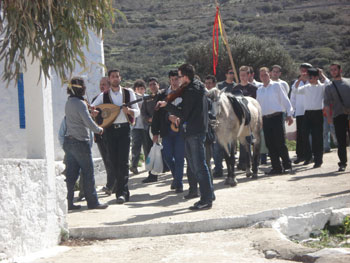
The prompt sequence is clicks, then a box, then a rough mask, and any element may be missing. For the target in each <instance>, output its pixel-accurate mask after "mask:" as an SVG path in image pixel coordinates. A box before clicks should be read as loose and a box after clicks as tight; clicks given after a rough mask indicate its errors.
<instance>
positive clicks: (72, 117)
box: [65, 97, 102, 141]
mask: <svg viewBox="0 0 350 263" xmlns="http://www.w3.org/2000/svg"><path fill="white" fill-rule="evenodd" d="M65 112H66V125H67V132H66V136H71V137H73V138H74V139H76V140H79V141H89V140H90V132H89V129H90V130H92V131H93V132H94V133H100V132H101V131H102V128H100V127H98V126H97V125H96V123H95V122H94V121H93V120H92V118H91V116H90V113H89V111H88V107H87V105H86V103H85V102H84V101H82V100H80V99H79V98H77V97H69V98H68V100H67V102H66V108H65Z"/></svg>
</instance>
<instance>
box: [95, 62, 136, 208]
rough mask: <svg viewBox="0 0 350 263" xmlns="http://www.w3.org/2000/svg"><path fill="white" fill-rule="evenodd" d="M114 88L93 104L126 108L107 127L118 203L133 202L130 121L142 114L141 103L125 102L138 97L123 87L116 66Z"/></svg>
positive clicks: (111, 76) (112, 74)
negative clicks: (125, 104)
mask: <svg viewBox="0 0 350 263" xmlns="http://www.w3.org/2000/svg"><path fill="white" fill-rule="evenodd" d="M108 80H109V83H110V90H109V91H108V92H104V93H101V94H100V95H99V96H98V97H97V98H96V100H95V101H94V102H93V104H92V106H98V105H100V104H104V103H112V104H115V105H117V106H120V107H122V110H121V111H120V113H119V115H118V116H117V118H116V119H115V120H114V122H113V124H112V125H111V126H109V127H107V128H106V129H105V133H106V139H107V140H106V141H107V147H108V153H109V154H108V157H109V158H110V160H111V162H112V163H113V174H114V176H115V178H116V198H117V204H123V203H124V202H127V201H129V197H130V192H129V188H128V180H129V151H130V124H129V122H130V123H132V122H133V120H134V118H136V117H138V116H139V115H140V109H139V106H138V105H137V103H135V104H132V105H131V106H130V107H126V106H123V104H124V103H127V102H130V101H134V100H136V96H135V93H134V92H133V91H132V90H131V89H127V88H123V87H121V86H120V82H121V76H120V73H119V70H116V69H112V70H110V71H109V72H108Z"/></svg>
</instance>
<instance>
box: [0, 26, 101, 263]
mask: <svg viewBox="0 0 350 263" xmlns="http://www.w3.org/2000/svg"><path fill="white" fill-rule="evenodd" d="M90 37H91V40H90V44H89V49H88V50H89V51H87V50H85V55H86V59H87V61H88V65H87V67H88V68H87V70H85V71H84V69H82V68H79V67H77V68H76V70H75V71H74V72H73V73H72V74H71V75H72V76H81V77H83V78H84V79H85V82H86V85H87V91H88V97H89V98H90V99H91V98H92V97H93V96H96V95H97V94H98V93H99V81H100V78H101V77H102V76H103V75H104V68H103V67H101V66H100V64H103V63H104V57H103V43H102V40H101V39H100V38H98V37H97V36H96V35H95V34H93V33H90ZM30 61H31V60H30V59H29V60H27V63H28V65H27V66H28V70H27V72H24V74H23V86H24V89H23V90H24V96H23V98H24V107H22V108H23V109H24V114H22V117H23V116H24V117H25V128H24V129H21V128H20V118H19V116H20V111H19V108H20V106H21V105H22V103H21V102H19V99H21V96H20V95H18V85H17V83H14V82H11V83H10V85H9V86H8V87H7V88H6V83H4V82H0V88H1V91H2V96H0V111H1V114H0V138H1V140H0V200H1V205H0V261H1V259H3V258H5V259H6V258H8V259H13V258H16V257H19V256H24V255H27V254H29V253H33V252H36V251H39V250H42V249H45V248H48V247H51V246H54V245H57V244H58V242H59V241H60V238H61V235H62V234H64V233H66V231H67V224H66V218H65V217H66V214H67V205H66V186H65V182H64V178H63V176H62V175H60V174H59V173H58V172H57V171H56V169H55V159H56V160H62V157H63V151H62V150H61V149H60V145H59V143H58V139H57V134H58V130H59V126H60V123H61V120H62V118H63V116H64V105H65V102H66V100H67V94H66V87H65V86H63V85H62V84H61V81H60V80H59V78H58V77H57V76H56V75H55V74H52V75H51V78H50V80H47V82H45V80H42V79H41V80H40V81H39V82H38V78H39V73H40V72H39V64H38V63H37V61H34V63H33V64H31V65H29V63H30ZM3 67H4V62H3V61H0V74H1V75H2V71H3ZM83 71H84V73H83V74H80V73H81V72H83ZM46 83H47V84H46ZM22 106H23V105H22ZM22 124H23V123H22Z"/></svg>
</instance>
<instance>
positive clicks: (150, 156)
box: [146, 144, 155, 171]
mask: <svg viewBox="0 0 350 263" xmlns="http://www.w3.org/2000/svg"><path fill="white" fill-rule="evenodd" d="M153 145H154V144H153ZM154 153H155V148H154V147H153V146H152V148H151V150H150V151H149V153H148V155H147V158H146V170H147V171H152V169H153V164H154Z"/></svg>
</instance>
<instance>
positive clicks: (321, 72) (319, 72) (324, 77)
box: [317, 68, 326, 83]
mask: <svg viewBox="0 0 350 263" xmlns="http://www.w3.org/2000/svg"><path fill="white" fill-rule="evenodd" d="M317 70H318V75H319V78H320V81H321V82H322V83H324V81H325V80H326V76H325V75H324V73H323V70H322V69H320V68H317Z"/></svg>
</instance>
